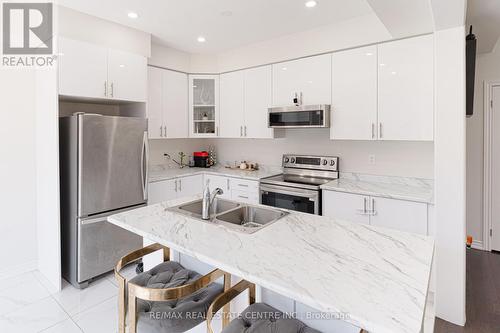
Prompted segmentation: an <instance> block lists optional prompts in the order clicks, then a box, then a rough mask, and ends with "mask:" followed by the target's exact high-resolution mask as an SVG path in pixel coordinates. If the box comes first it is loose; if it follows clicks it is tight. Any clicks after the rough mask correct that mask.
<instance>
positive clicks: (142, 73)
mask: <svg viewBox="0 0 500 333" xmlns="http://www.w3.org/2000/svg"><path fill="white" fill-rule="evenodd" d="M146 69H147V60H146V58H145V57H143V56H139V55H136V54H133V53H129V52H123V51H118V50H113V49H109V50H108V84H109V89H110V91H109V93H110V97H111V98H113V99H118V100H122V101H136V102H145V101H146V99H147V97H146V86H147V83H146V82H147V71H146Z"/></svg>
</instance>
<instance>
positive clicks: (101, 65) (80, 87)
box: [59, 38, 147, 102]
mask: <svg viewBox="0 0 500 333" xmlns="http://www.w3.org/2000/svg"><path fill="white" fill-rule="evenodd" d="M59 53H60V61H59V94H60V95H64V96H73V97H86V98H105V99H112V100H120V101H135V102H145V101H146V90H147V60H146V58H145V57H143V56H140V55H137V54H133V53H129V52H124V51H119V50H114V49H108V48H105V47H101V46H98V45H95V44H91V43H87V42H82V41H78V40H72V39H69V38H60V39H59Z"/></svg>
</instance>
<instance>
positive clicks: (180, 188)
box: [179, 179, 182, 192]
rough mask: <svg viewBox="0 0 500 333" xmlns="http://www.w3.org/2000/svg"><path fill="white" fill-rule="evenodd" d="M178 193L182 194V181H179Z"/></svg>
mask: <svg viewBox="0 0 500 333" xmlns="http://www.w3.org/2000/svg"><path fill="white" fill-rule="evenodd" d="M179 192H182V179H179Z"/></svg>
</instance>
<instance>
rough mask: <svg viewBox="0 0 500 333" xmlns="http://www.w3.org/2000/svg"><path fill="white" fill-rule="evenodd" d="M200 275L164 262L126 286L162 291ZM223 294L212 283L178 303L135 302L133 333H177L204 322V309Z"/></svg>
mask: <svg viewBox="0 0 500 333" xmlns="http://www.w3.org/2000/svg"><path fill="white" fill-rule="evenodd" d="M200 277H201V275H200V274H198V273H196V272H194V271H191V270H188V269H185V268H184V267H182V266H181V265H180V264H179V263H177V262H174V261H167V262H164V263H162V264H160V265H158V266H156V267H154V268H153V269H151V270H149V271H147V272H144V273H142V274H139V275H137V276H136V277H134V278H133V279H132V280H130V282H132V283H134V284H137V285H139V286H143V287H148V288H154V289H162V288H173V287H179V286H182V285H185V284H188V283H191V282H193V281H195V280H197V279H198V278H200ZM222 291H223V287H222V286H221V285H220V284H217V283H212V284H210V285H209V286H207V287H205V288H203V289H200V290H198V291H197V292H195V293H193V294H191V295H189V296H187V297H185V298H182V299H178V300H172V301H166V302H150V301H144V300H141V299H138V300H137V320H138V322H137V331H138V332H139V333H160V332H165V333H166V332H168V333H181V332H185V331H187V330H189V329H191V328H193V327H195V326H196V325H198V324H199V323H201V322H203V321H204V320H205V316H206V313H207V311H208V307H209V306H210V304H211V303H212V301H213V300H214V299H215V297H217V296H218V295H219V294H220V293H221V292H222Z"/></svg>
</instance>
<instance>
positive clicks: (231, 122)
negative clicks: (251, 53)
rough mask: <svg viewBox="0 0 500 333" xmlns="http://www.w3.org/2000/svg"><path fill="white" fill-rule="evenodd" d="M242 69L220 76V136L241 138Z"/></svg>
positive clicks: (243, 114) (242, 111) (243, 113)
mask: <svg viewBox="0 0 500 333" xmlns="http://www.w3.org/2000/svg"><path fill="white" fill-rule="evenodd" d="M244 80H245V74H244V71H236V72H231V73H227V74H222V75H221V76H220V133H219V137H222V138H241V137H243V136H244V135H243V134H244V133H243V130H244V126H245V108H244V106H245V103H244V100H245V98H244V91H245V88H244V85H245V83H244Z"/></svg>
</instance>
